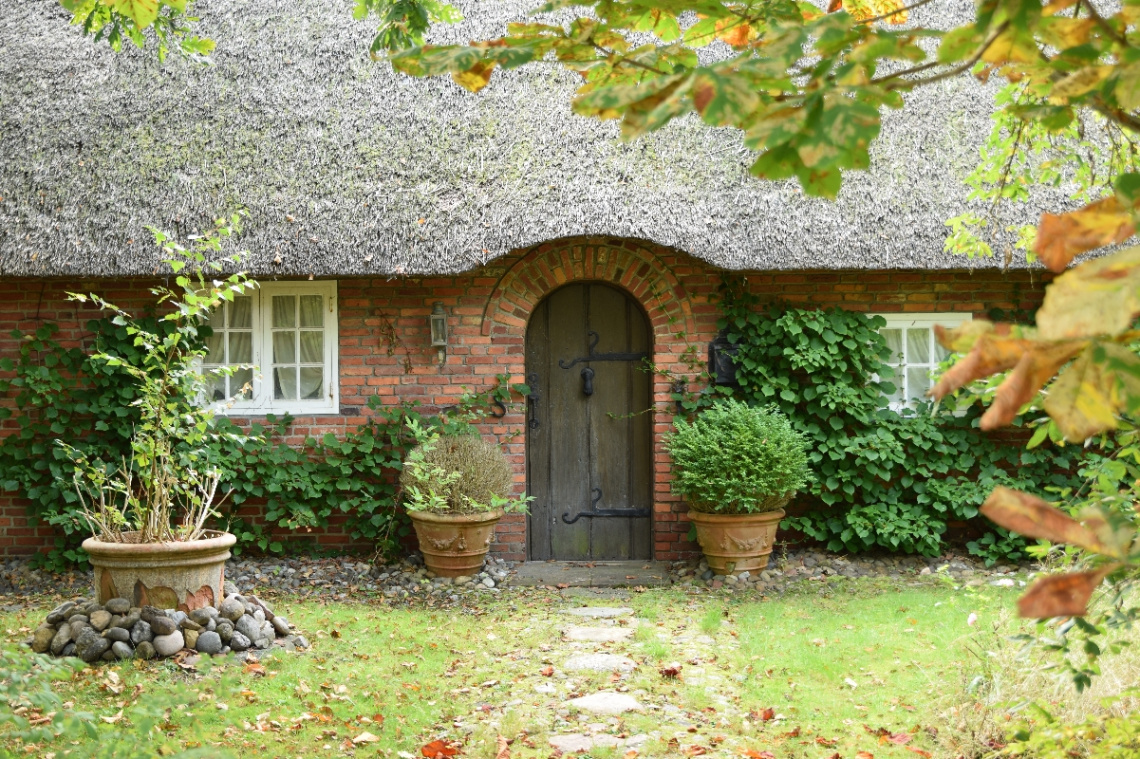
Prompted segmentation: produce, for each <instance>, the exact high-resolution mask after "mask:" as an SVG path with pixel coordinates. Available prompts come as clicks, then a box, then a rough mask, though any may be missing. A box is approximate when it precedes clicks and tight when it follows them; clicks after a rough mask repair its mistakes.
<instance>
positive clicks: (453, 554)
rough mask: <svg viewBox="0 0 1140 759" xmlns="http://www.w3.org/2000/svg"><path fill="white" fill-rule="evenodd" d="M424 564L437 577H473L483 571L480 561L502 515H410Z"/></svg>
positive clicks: (493, 513) (488, 547)
mask: <svg viewBox="0 0 1140 759" xmlns="http://www.w3.org/2000/svg"><path fill="white" fill-rule="evenodd" d="M408 516H410V517H411V518H412V526H413V527H415V528H416V537H417V538H419V540H420V551H421V552H422V553H423V555H424V564H426V565H427V568H428V569H430V570H431V571H433V572H435V573H436V574H437V575H439V576H440V577H460V576H462V575H473V574H476V573H478V572H479V570H481V569H482V568H483V557H484V556H486V555H487V550H488V549H490V547H491V541H492V540H494V539H495V525H497V524H498V523H499V520H500V519H502V518H503V512H502V511H501V510H499V511H488V512H485V513H481V514H435V513H432V512H428V511H409V512H408Z"/></svg>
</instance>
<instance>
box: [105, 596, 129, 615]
mask: <svg viewBox="0 0 1140 759" xmlns="http://www.w3.org/2000/svg"><path fill="white" fill-rule="evenodd" d="M104 608H105V609H106V610H107V611H109V612H111V613H112V614H126V613H127V612H128V611H130V610H131V602H130V601H128V600H127V599H125V598H112V599H111V600H110V601H108V602H107V603H106V604H104Z"/></svg>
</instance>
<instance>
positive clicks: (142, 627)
mask: <svg viewBox="0 0 1140 759" xmlns="http://www.w3.org/2000/svg"><path fill="white" fill-rule="evenodd" d="M151 640H154V630H152V629H151V626H150V624H149V623H148V622H146V621H145V620H142V619H140V620H139V621H138V622H135V626H134V627H132V628H131V643H134V644H135V645H136V646H138V644H140V643H142V642H143V641H151Z"/></svg>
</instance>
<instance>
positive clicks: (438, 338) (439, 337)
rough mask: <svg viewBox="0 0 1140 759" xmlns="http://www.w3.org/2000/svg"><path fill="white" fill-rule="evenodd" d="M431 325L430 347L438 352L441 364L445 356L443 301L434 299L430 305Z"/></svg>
mask: <svg viewBox="0 0 1140 759" xmlns="http://www.w3.org/2000/svg"><path fill="white" fill-rule="evenodd" d="M428 325H429V326H430V327H431V347H433V348H435V349H436V351H437V352H438V354H439V363H440V365H442V364H443V362H444V359H445V358H446V357H447V314H446V313H444V311H443V302H442V301H438V300H437V301H436V302H435V303H433V304H432V307H431V316H429V317H428Z"/></svg>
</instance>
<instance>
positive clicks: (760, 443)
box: [665, 399, 811, 514]
mask: <svg viewBox="0 0 1140 759" xmlns="http://www.w3.org/2000/svg"><path fill="white" fill-rule="evenodd" d="M673 425H674V427H675V428H676V429H675V431H674V432H673V433H672V434H670V435H669V437H668V438H667V439H666V443H665V445H666V450H668V452H669V455H670V456H672V457H673V490H674V492H677V493H680V494H681V495H683V496H685V498H686V499H687V500H688V502H689V507H690V508H691V509H693V511H703V512H710V513H713V512H715V513H727V514H754V513H760V512H765V511H775V510H776V509H779V508H782V507H783V505H784V504H785V503H787V500H788V499H789V498H790V497H791V496H792V495H793V494H794V493H795V492H796V491H797V490H799V489H800V488H802V487H803V486H804V485H806V484H807V482H808V479H809V477H810V476H811V475H810V473H809V471H808V468H807V453H806V448H807V440H806V438H804V436H803V435H801V434H800V433H799V432H796V430H794V429H792V425H791V423H790V422H789V421H788V419H787V417H785V416H784V415H783V414H781V413H780V412H779V410H777V409H776V408H775V407H773V406H769V407H767V408H761V407H752V406H748V405H747V404H745V403H741V402H740V401H736V400H732V399H725V400H719V401H717V402H716V403H714V404H713V405H712V406H711V407H709V408H708V409H706V410H705V411H704V412H702V413H701V414H700V416H698V417H697V418H696V420H694V421H692V422H687V421H685V420H684V419H680V418H678V419H675V420H674V422H673Z"/></svg>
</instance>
